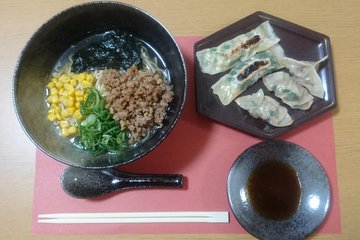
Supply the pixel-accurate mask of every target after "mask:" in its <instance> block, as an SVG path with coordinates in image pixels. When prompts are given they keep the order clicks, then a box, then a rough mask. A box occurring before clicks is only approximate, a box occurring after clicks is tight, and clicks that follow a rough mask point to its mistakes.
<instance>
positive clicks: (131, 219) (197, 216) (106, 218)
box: [38, 211, 229, 224]
mask: <svg viewBox="0 0 360 240" xmlns="http://www.w3.org/2000/svg"><path fill="white" fill-rule="evenodd" d="M228 222H229V213H228V212H199V211H191V212H121V213H120V212H119V213H55V214H40V215H38V223H58V224H74V223H228Z"/></svg>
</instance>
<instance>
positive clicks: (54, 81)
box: [51, 77, 59, 83]
mask: <svg viewBox="0 0 360 240" xmlns="http://www.w3.org/2000/svg"><path fill="white" fill-rule="evenodd" d="M51 81H52V82H53V83H57V82H58V81H59V79H58V78H57V77H53V78H51Z"/></svg>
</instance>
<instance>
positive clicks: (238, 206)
mask: <svg viewBox="0 0 360 240" xmlns="http://www.w3.org/2000/svg"><path fill="white" fill-rule="evenodd" d="M279 166H287V167H286V168H283V167H281V168H282V169H281V168H279ZM259 170H260V171H259ZM264 170H265V171H264ZM289 171H290V172H289ZM291 172H293V173H294V175H292V174H291ZM289 173H290V174H289ZM260 174H262V175H263V176H261V177H259V176H260ZM293 177H295V179H296V180H297V183H295V182H294V181H293V180H294V179H292V178H293ZM261 179H262V180H263V182H256V181H258V180H261ZM254 181H255V182H254ZM296 185H297V186H296ZM296 188H298V190H299V192H296V191H297V190H296ZM289 194H291V196H290V195H289ZM227 195H228V200H229V203H230V206H231V209H232V211H233V214H234V216H235V218H236V219H237V221H238V222H239V223H240V225H241V226H242V227H244V228H245V229H246V230H247V231H248V232H249V233H250V234H252V235H253V236H255V237H256V238H259V239H277V240H280V239H304V238H306V237H307V236H309V235H310V234H311V233H313V232H314V231H315V230H316V229H317V228H318V227H319V226H320V225H321V224H322V223H323V221H324V220H325V218H326V216H327V213H328V210H329V207H330V202H331V197H330V184H329V180H328V177H327V174H326V172H325V170H324V169H323V167H322V166H321V164H320V162H319V161H318V160H317V159H316V158H315V157H314V156H313V155H312V154H311V153H310V152H308V151H307V150H306V149H304V148H303V147H301V146H299V145H297V144H295V143H292V142H287V141H274V140H270V141H263V142H260V143H258V144H255V145H253V146H251V147H249V148H248V149H246V150H245V151H244V152H243V153H241V154H240V155H239V157H238V158H237V159H236V160H235V162H234V164H233V166H232V167H231V170H230V173H229V176H228V181H227ZM289 201H291V202H289ZM294 201H296V202H295V203H296V206H295V208H293V206H294V204H293V203H294ZM291 205H292V206H291ZM287 206H290V207H291V208H288V210H289V211H285V210H286V209H285V208H286V207H287ZM276 208H277V210H275V209H276ZM290 210H291V211H290Z"/></svg>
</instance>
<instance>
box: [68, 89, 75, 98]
mask: <svg viewBox="0 0 360 240" xmlns="http://www.w3.org/2000/svg"><path fill="white" fill-rule="evenodd" d="M68 96H71V97H75V89H73V88H72V89H69V90H68Z"/></svg>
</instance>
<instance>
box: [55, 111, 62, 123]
mask: <svg viewBox="0 0 360 240" xmlns="http://www.w3.org/2000/svg"><path fill="white" fill-rule="evenodd" d="M55 116H56V120H58V121H61V120H62V117H61V113H56V114H55Z"/></svg>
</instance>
